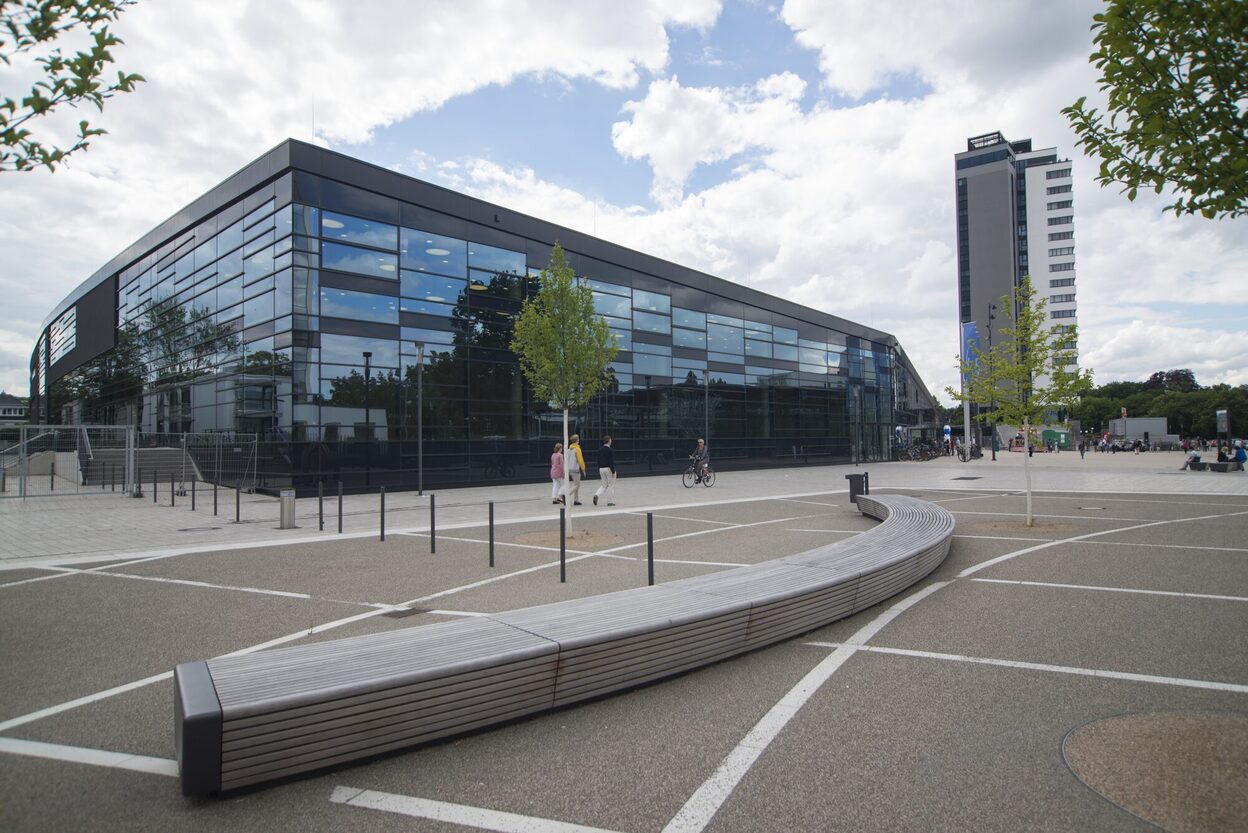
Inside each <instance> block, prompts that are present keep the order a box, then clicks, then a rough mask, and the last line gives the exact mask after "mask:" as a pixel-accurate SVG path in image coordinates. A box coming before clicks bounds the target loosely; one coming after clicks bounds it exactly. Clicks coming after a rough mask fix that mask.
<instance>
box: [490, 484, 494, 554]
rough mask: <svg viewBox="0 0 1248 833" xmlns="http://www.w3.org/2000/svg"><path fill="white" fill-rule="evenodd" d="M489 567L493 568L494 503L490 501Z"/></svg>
mask: <svg viewBox="0 0 1248 833" xmlns="http://www.w3.org/2000/svg"><path fill="white" fill-rule="evenodd" d="M490 566H491V567H493V566H494V501H492V500H491V501H490Z"/></svg>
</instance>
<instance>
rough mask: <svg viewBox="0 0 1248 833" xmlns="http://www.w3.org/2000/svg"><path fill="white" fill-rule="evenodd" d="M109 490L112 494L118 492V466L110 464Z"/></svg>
mask: <svg viewBox="0 0 1248 833" xmlns="http://www.w3.org/2000/svg"><path fill="white" fill-rule="evenodd" d="M108 485H109V488H108V490H109V491H110V492H115V491H117V464H116V463H110V464H109V466H108Z"/></svg>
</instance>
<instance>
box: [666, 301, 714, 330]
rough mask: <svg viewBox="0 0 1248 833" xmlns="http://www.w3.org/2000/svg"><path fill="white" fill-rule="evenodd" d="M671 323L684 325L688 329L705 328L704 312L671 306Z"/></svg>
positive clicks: (678, 325) (679, 325)
mask: <svg viewBox="0 0 1248 833" xmlns="http://www.w3.org/2000/svg"><path fill="white" fill-rule="evenodd" d="M672 323H673V324H675V325H676V326H677V327H685V328H687V329H690V330H705V329H706V313H704V312H694V311H693V310H691V309H681V308H680V307H672Z"/></svg>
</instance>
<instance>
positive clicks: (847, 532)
mask: <svg viewBox="0 0 1248 833" xmlns="http://www.w3.org/2000/svg"><path fill="white" fill-rule="evenodd" d="M784 531H785V532H832V533H835V534H837V535H857V534H859V533H861V532H866V530H865V529H794V528H793V527H791V526H790V527H785V530H784Z"/></svg>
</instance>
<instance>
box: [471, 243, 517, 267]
mask: <svg viewBox="0 0 1248 833" xmlns="http://www.w3.org/2000/svg"><path fill="white" fill-rule="evenodd" d="M468 265H469V266H475V267H476V268H478V269H490V270H492V271H494V272H515V273H516V274H517V275H523V274H524V273H525V270H524V255H523V254H521V253H520V252H513V251H509V250H507V249H499V248H496V247H494V246H485V245H482V244H481V243H469V244H468Z"/></svg>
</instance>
